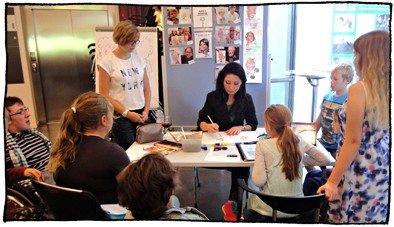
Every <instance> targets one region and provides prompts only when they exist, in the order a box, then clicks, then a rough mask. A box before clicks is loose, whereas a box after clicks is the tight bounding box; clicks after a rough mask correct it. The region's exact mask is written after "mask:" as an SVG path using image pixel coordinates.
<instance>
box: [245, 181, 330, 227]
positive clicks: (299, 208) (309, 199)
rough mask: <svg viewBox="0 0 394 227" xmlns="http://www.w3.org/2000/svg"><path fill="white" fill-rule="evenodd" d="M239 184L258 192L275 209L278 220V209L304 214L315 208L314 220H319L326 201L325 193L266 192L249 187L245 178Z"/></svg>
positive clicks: (274, 218)
mask: <svg viewBox="0 0 394 227" xmlns="http://www.w3.org/2000/svg"><path fill="white" fill-rule="evenodd" d="M238 185H239V186H240V187H241V188H243V189H244V190H246V191H248V192H250V193H253V194H256V195H257V196H258V197H259V198H260V199H261V200H262V201H263V202H264V203H266V204H267V205H268V206H270V207H271V208H272V210H273V212H272V220H273V221H276V218H277V211H281V212H284V213H288V214H303V213H307V212H310V211H313V210H315V213H314V220H313V221H314V222H318V221H319V213H320V207H321V206H322V204H323V203H324V201H325V195H324V194H318V195H311V196H302V197H294V196H277V195H269V194H264V193H263V192H258V191H256V190H253V189H251V188H249V187H248V185H247V184H246V183H245V181H244V179H238Z"/></svg>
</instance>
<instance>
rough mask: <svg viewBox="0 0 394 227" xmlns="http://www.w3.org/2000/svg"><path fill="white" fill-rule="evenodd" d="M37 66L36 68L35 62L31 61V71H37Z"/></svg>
mask: <svg viewBox="0 0 394 227" xmlns="http://www.w3.org/2000/svg"><path fill="white" fill-rule="evenodd" d="M37 68H38V64H37V62H32V63H31V69H32V70H33V72H37Z"/></svg>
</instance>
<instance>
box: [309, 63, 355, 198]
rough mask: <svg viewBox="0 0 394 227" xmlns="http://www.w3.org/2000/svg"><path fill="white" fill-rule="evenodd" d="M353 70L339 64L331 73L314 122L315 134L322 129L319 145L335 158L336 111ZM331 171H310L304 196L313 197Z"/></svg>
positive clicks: (341, 101)
mask: <svg viewBox="0 0 394 227" xmlns="http://www.w3.org/2000/svg"><path fill="white" fill-rule="evenodd" d="M353 76H354V70H353V68H352V66H351V65H349V64H340V65H338V66H336V67H335V68H334V69H333V70H332V71H331V76H330V79H331V90H332V91H331V92H330V93H328V94H327V95H325V96H324V98H323V102H322V104H321V106H320V109H321V112H320V114H319V117H318V118H317V119H316V121H315V122H314V124H315V127H316V132H318V131H319V129H320V128H321V129H322V136H321V138H320V139H319V141H320V143H321V144H322V145H323V147H324V148H326V150H327V151H329V152H330V153H331V155H332V156H333V157H334V158H335V157H336V151H337V148H338V143H339V140H340V138H339V129H338V126H339V125H338V124H339V122H338V116H337V115H338V110H339V109H340V108H341V107H342V105H343V103H344V102H345V101H346V99H347V85H349V83H350V82H352V80H353ZM330 172H331V169H329V170H328V172H325V173H324V174H323V172H322V170H320V169H314V168H313V169H312V170H310V171H309V172H308V173H307V175H306V177H305V180H304V185H303V191H304V195H313V194H315V193H316V191H317V189H318V188H319V187H320V186H321V185H323V184H324V183H325V181H326V179H325V178H326V177H328V176H327V174H330Z"/></svg>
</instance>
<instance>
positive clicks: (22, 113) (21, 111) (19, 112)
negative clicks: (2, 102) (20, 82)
mask: <svg viewBox="0 0 394 227" xmlns="http://www.w3.org/2000/svg"><path fill="white" fill-rule="evenodd" d="M26 112H29V108H27V107H23V109H20V110H19V111H18V112H16V113H13V114H10V115H9V116H10V117H11V116H14V115H24V114H25V113H26Z"/></svg>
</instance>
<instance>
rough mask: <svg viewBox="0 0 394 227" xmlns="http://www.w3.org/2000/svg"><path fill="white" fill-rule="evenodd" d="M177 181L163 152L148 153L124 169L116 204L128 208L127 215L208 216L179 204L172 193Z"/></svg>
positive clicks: (146, 217)
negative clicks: (181, 206) (128, 212)
mask: <svg viewBox="0 0 394 227" xmlns="http://www.w3.org/2000/svg"><path fill="white" fill-rule="evenodd" d="M178 185H179V176H178V171H177V170H176V169H175V168H174V167H173V166H172V164H171V163H170V162H169V161H168V160H167V159H166V158H165V157H164V155H162V154H160V153H149V154H147V155H145V156H143V157H142V158H141V159H140V160H138V161H137V162H134V163H132V164H130V165H129V166H128V167H127V168H126V169H125V170H124V171H123V173H122V177H121V179H120V181H119V186H118V195H119V205H121V206H124V207H126V208H127V209H128V210H130V211H131V213H130V214H129V215H126V219H137V220H157V219H172V220H208V218H207V217H206V216H205V215H204V214H203V213H201V212H200V211H199V210H197V209H196V208H194V207H184V208H180V207H179V201H178V199H177V198H176V197H175V196H173V192H174V190H175V189H176V188H177V187H178ZM176 203H178V204H176ZM130 216H132V217H130Z"/></svg>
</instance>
